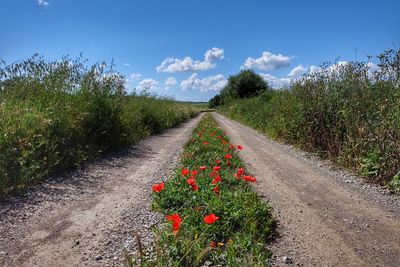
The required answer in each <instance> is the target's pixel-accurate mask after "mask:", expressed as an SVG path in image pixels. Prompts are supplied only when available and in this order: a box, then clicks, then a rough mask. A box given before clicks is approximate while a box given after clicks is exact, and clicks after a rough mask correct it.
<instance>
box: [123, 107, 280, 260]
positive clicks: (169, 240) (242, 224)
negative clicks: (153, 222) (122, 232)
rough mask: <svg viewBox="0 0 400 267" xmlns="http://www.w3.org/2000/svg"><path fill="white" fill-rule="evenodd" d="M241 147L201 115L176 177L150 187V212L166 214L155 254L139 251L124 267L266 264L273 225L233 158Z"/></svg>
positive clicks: (251, 179) (249, 179) (239, 163)
mask: <svg viewBox="0 0 400 267" xmlns="http://www.w3.org/2000/svg"><path fill="white" fill-rule="evenodd" d="M242 149H246V148H243V147H241V146H240V145H237V144H235V145H233V144H230V142H229V139H228V138H227V136H226V134H225V132H224V130H223V129H221V128H219V127H218V126H217V124H216V122H215V121H214V120H213V118H212V117H211V115H209V114H207V115H205V117H204V118H203V119H202V120H201V121H200V123H199V125H198V126H197V127H196V128H195V130H194V131H193V135H192V137H191V139H190V140H189V141H188V142H187V143H186V145H185V147H184V151H183V155H182V158H181V161H180V166H179V168H178V169H177V170H176V173H175V174H174V175H173V177H171V178H170V179H168V180H166V181H163V182H161V183H159V184H155V185H154V186H153V187H152V190H153V197H154V198H153V199H154V202H153V208H154V209H155V210H156V211H159V212H162V213H163V215H164V216H165V222H164V224H162V225H161V227H160V228H159V229H157V230H156V233H155V236H156V237H157V240H156V247H155V253H153V254H151V253H150V252H149V251H146V250H145V249H144V248H141V247H140V248H139V256H138V257H137V258H136V259H128V263H129V265H131V266H133V265H135V264H140V265H141V266H266V265H267V260H268V258H269V256H270V253H269V252H268V250H267V249H266V243H267V241H268V240H269V238H271V235H272V233H273V229H274V226H275V223H274V221H273V219H272V217H271V208H270V207H269V205H268V204H266V203H265V202H263V201H262V200H261V199H260V198H259V197H258V195H257V194H256V193H254V192H253V191H252V190H251V186H250V185H249V183H254V182H256V178H254V177H253V176H251V175H249V174H248V173H247V172H246V170H245V167H244V165H243V163H242V161H241V160H240V158H239V157H238V154H237V152H240V150H242Z"/></svg>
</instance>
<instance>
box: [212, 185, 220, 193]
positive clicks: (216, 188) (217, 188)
mask: <svg viewBox="0 0 400 267" xmlns="http://www.w3.org/2000/svg"><path fill="white" fill-rule="evenodd" d="M213 191H214V193H215V194H219V187H218V185H217V186H215V187H214V189H213Z"/></svg>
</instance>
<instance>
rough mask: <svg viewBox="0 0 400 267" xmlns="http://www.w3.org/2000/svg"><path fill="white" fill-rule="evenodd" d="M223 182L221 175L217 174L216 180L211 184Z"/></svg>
mask: <svg viewBox="0 0 400 267" xmlns="http://www.w3.org/2000/svg"><path fill="white" fill-rule="evenodd" d="M219 182H222V178H221V177H220V176H217V177H215V178H214V180H213V181H212V182H211V184H216V183H219Z"/></svg>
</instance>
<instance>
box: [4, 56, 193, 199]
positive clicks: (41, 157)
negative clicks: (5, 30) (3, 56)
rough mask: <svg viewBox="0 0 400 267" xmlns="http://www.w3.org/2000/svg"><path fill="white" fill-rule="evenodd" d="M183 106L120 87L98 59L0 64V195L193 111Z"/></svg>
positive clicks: (171, 123) (119, 79)
mask: <svg viewBox="0 0 400 267" xmlns="http://www.w3.org/2000/svg"><path fill="white" fill-rule="evenodd" d="M195 112H196V111H195V109H194V108H193V107H192V106H191V105H189V104H183V103H178V102H176V101H173V100H170V99H166V98H159V97H155V96H150V95H148V94H136V93H133V94H130V95H127V94H126V91H125V79H124V77H123V76H122V75H120V74H119V73H117V72H115V71H114V70H113V69H112V68H108V67H107V65H106V64H105V63H99V64H95V65H93V66H90V67H88V66H87V65H86V62H85V61H84V60H82V59H81V58H78V59H75V60H72V59H70V58H67V57H66V58H63V59H62V60H59V61H53V62H47V61H45V60H44V59H43V58H42V57H39V56H38V55H35V56H33V57H32V58H30V59H28V60H25V61H22V62H19V63H15V64H11V65H5V63H4V62H3V63H1V64H0V198H2V197H4V196H5V195H7V194H9V193H12V192H16V191H20V190H23V189H25V188H27V187H28V186H30V185H32V184H35V183H37V182H39V181H41V180H43V179H45V178H46V177H48V176H49V175H52V174H54V173H57V172H60V171H64V170H67V169H70V168H73V167H76V166H78V165H80V164H82V163H83V162H86V161H88V160H91V159H93V158H96V157H98V156H100V155H102V154H104V153H106V152H107V151H109V150H112V149H116V148H120V147H122V146H125V145H129V144H133V143H135V142H137V141H138V140H140V139H142V138H144V137H146V136H148V135H149V134H152V133H157V132H161V131H163V130H165V129H167V128H169V127H172V126H174V125H175V124H177V123H179V122H182V121H184V120H186V119H188V118H190V117H191V116H193V115H194V114H195Z"/></svg>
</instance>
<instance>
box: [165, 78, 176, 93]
mask: <svg viewBox="0 0 400 267" xmlns="http://www.w3.org/2000/svg"><path fill="white" fill-rule="evenodd" d="M177 83H178V82H177V81H176V79H175V78H174V77H168V78H167V79H166V80H165V83H164V84H165V90H168V89H169V88H171V86H174V85H175V84H177Z"/></svg>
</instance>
